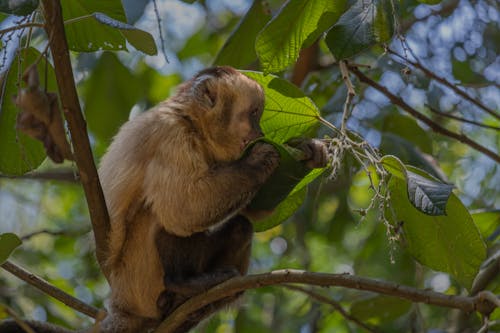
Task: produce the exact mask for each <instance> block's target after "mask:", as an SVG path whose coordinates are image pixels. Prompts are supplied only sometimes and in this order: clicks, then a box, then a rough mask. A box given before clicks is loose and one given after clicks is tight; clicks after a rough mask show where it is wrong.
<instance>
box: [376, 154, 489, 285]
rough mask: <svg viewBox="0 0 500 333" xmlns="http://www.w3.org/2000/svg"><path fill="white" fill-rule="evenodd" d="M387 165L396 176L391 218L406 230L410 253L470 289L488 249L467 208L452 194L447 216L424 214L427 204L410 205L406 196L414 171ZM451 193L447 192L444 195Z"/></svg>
mask: <svg viewBox="0 0 500 333" xmlns="http://www.w3.org/2000/svg"><path fill="white" fill-rule="evenodd" d="M383 163H384V166H385V167H386V169H387V170H388V171H389V172H390V173H391V175H392V177H391V180H390V183H389V188H390V190H391V201H390V208H389V210H390V213H389V214H388V216H389V218H390V219H391V222H392V224H393V225H394V226H399V227H400V228H401V229H402V231H403V237H404V244H405V245H406V247H407V248H408V251H409V252H410V253H411V254H412V256H414V257H415V259H417V260H418V261H419V262H421V263H422V264H424V265H425V266H428V267H430V268H432V269H435V270H439V271H443V272H447V273H449V274H451V275H453V276H454V277H455V278H456V279H457V280H458V281H459V282H460V283H461V284H462V285H463V286H464V287H466V288H470V287H471V285H472V281H473V279H474V277H475V276H476V274H477V272H478V271H479V267H480V265H481V263H482V262H483V260H484V259H485V258H486V246H485V244H484V242H483V240H482V238H481V235H480V234H479V231H478V230H477V227H476V226H475V225H474V222H473V220H472V217H471V215H470V213H469V212H468V211H467V208H465V206H464V205H463V204H462V203H461V202H460V199H458V198H457V196H456V195H454V194H453V193H451V195H450V197H449V200H448V201H447V204H446V212H447V215H439V216H431V215H427V214H425V213H423V212H421V211H420V210H423V205H422V204H421V203H423V201H419V202H415V201H414V200H411V197H410V200H411V203H410V201H409V200H408V199H407V196H406V193H407V191H408V190H407V184H406V182H407V181H408V173H409V172H411V171H409V170H406V168H405V167H404V166H403V165H402V164H401V162H398V161H397V160H396V159H395V158H394V157H385V158H384V159H383ZM412 171H416V170H412ZM412 175H413V176H411V177H415V176H414V175H415V174H414V173H412ZM419 179H420V178H419ZM448 190H449V188H448V189H446V188H445V189H444V190H443V192H445V193H447V192H448ZM438 192H439V191H438ZM439 197H442V196H441V195H440V196H439ZM419 203H420V204H419ZM415 206H417V207H419V209H418V210H417V209H416V208H415Z"/></svg>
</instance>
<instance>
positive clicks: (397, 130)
mask: <svg viewBox="0 0 500 333" xmlns="http://www.w3.org/2000/svg"><path fill="white" fill-rule="evenodd" d="M381 131H382V135H383V134H384V133H393V134H395V135H397V136H400V137H402V138H403V139H405V140H407V141H409V142H411V143H413V144H415V145H416V146H417V147H418V148H420V150H421V151H423V152H424V153H426V154H432V140H431V137H430V135H429V133H428V132H427V131H425V130H424V129H423V128H422V127H420V126H419V125H418V123H417V121H416V120H415V119H414V118H411V117H409V116H405V115H401V114H395V113H391V114H389V115H388V116H386V117H385V118H384V122H383V124H382V128H381Z"/></svg>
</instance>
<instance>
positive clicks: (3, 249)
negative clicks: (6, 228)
mask: <svg viewBox="0 0 500 333" xmlns="http://www.w3.org/2000/svg"><path fill="white" fill-rule="evenodd" d="M21 243H22V242H21V240H20V239H19V237H17V236H16V235H15V234H11V233H6V234H0V265H1V264H3V263H4V262H5V260H7V259H8V258H9V256H10V254H11V253H12V251H14V250H15V249H16V247H18V246H19V245H21Z"/></svg>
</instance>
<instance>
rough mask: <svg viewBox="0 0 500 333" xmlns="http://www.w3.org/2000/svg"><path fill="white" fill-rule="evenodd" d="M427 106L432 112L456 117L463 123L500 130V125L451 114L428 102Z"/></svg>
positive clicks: (455, 118) (452, 117)
mask: <svg viewBox="0 0 500 333" xmlns="http://www.w3.org/2000/svg"><path fill="white" fill-rule="evenodd" d="M425 106H426V107H427V108H428V109H429V110H430V111H431V112H432V113H435V114H437V115H440V116H442V117H446V118H450V119H454V120H457V121H461V122H463V123H467V124H471V125H475V126H478V127H483V128H487V129H492V130H495V131H500V127H497V126H492V125H486V124H483V123H480V122H478V121H474V120H469V119H466V118H463V117H460V116H455V115H453V114H450V113H446V112H442V111H439V110H436V108H433V107H432V106H430V105H428V104H426V105H425Z"/></svg>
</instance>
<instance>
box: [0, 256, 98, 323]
mask: <svg viewBox="0 0 500 333" xmlns="http://www.w3.org/2000/svg"><path fill="white" fill-rule="evenodd" d="M1 267H2V268H3V269H5V270H6V271H7V272H9V273H11V274H13V275H15V276H16V277H18V278H19V279H21V280H23V281H25V282H26V283H28V284H30V285H32V286H34V287H35V288H37V289H39V290H41V291H43V292H44V293H46V294H47V295H49V296H52V297H54V298H55V299H57V300H58V301H60V302H62V303H64V304H66V305H67V306H69V307H70V308H73V309H75V310H76V311H78V312H81V313H83V314H85V315H87V316H89V317H92V318H94V319H95V318H97V315H98V313H99V310H98V309H96V308H94V307H93V306H91V305H88V304H86V303H84V302H82V301H80V300H79V299H78V298H75V297H73V296H71V295H70V294H68V293H65V292H64V291H62V290H61V289H59V288H57V287H56V286H54V285H52V284H50V283H49V282H47V281H45V280H44V279H42V278H40V277H38V276H36V275H35V274H33V273H30V272H28V271H27V270H25V269H24V268H22V267H19V266H17V265H15V264H13V263H12V262H10V261H8V260H7V261H6V262H4V263H3V264H2V265H1Z"/></svg>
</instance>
